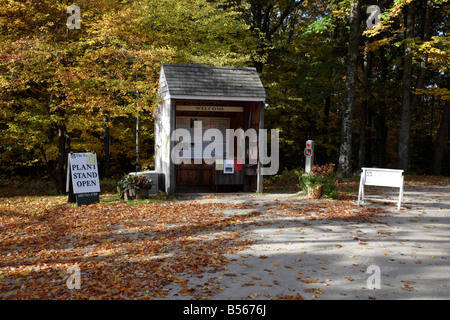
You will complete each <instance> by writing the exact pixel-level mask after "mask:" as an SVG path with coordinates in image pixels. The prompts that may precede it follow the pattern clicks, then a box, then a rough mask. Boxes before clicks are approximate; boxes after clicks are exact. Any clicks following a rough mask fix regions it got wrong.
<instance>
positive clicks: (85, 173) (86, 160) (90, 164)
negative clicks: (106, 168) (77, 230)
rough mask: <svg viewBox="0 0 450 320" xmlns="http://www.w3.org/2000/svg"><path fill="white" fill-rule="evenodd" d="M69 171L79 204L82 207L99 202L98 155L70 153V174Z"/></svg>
mask: <svg viewBox="0 0 450 320" xmlns="http://www.w3.org/2000/svg"><path fill="white" fill-rule="evenodd" d="M69 171H70V178H71V180H72V187H73V193H74V194H75V195H76V198H77V204H78V205H79V206H80V205H82V204H91V203H94V202H99V193H100V180H99V176H98V165H97V155H96V154H95V153H92V152H89V153H70V154H69V159H68V173H69Z"/></svg>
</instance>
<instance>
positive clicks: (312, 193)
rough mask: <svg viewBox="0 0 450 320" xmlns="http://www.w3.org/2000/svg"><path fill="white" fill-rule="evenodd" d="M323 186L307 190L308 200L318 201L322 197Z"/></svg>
mask: <svg viewBox="0 0 450 320" xmlns="http://www.w3.org/2000/svg"><path fill="white" fill-rule="evenodd" d="M322 191H323V186H312V187H309V188H308V198H310V199H320V197H321V196H322Z"/></svg>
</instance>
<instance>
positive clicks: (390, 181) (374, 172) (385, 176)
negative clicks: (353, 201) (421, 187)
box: [358, 168, 404, 210]
mask: <svg viewBox="0 0 450 320" xmlns="http://www.w3.org/2000/svg"><path fill="white" fill-rule="evenodd" d="M361 169H362V170H363V171H362V172H361V179H360V183H359V192H358V206H359V204H360V202H361V201H364V200H374V201H383V202H384V201H387V202H396V203H397V208H398V209H399V210H400V206H401V203H402V201H403V178H404V177H403V170H397V169H380V168H361ZM365 185H366V186H379V187H392V188H399V189H400V193H399V197H398V200H388V199H377V198H367V197H365V196H364V186H365Z"/></svg>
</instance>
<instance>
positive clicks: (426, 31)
mask: <svg viewBox="0 0 450 320" xmlns="http://www.w3.org/2000/svg"><path fill="white" fill-rule="evenodd" d="M72 4H75V5H77V6H79V8H80V13H81V27H80V29H68V28H67V25H66V22H67V20H68V18H69V16H70V15H71V13H67V7H68V6H70V5H72ZM370 5H377V6H378V7H379V8H380V11H381V14H380V16H379V19H380V21H379V23H378V24H377V26H376V27H374V28H370V26H371V25H372V24H373V22H374V20H373V18H372V19H371V18H370V14H371V13H370V12H371V10H370V9H369V10H368V7H369V6H370ZM449 7H450V6H449V4H448V2H447V1H445V0H434V1H432V0H417V1H408V0H403V1H401V0H394V1H375V0H370V1H350V0H346V1H306V0H303V1H292V0H268V1H262V0H251V1H246V0H230V1H206V0H181V1H180V0H176V1H175V0H158V1H156V0H141V1H133V0H78V1H75V2H72V1H56V0H28V1H19V0H0V106H1V111H0V176H2V177H4V178H9V177H13V176H23V177H40V178H43V177H47V178H51V179H52V180H53V181H54V182H55V186H56V188H57V190H59V191H60V192H64V191H65V177H66V171H65V170H66V168H65V166H66V163H67V154H68V153H69V152H85V151H95V152H96V153H97V157H98V160H99V168H100V174H101V176H102V177H103V178H107V177H114V176H121V175H122V174H123V173H127V172H130V171H134V170H135V167H136V125H137V123H139V145H138V146H139V159H140V160H139V169H141V170H145V169H152V168H153V161H154V131H153V127H154V125H153V111H154V110H155V107H156V105H157V103H158V92H157V90H158V79H159V71H160V68H161V63H164V62H173V63H200V64H214V65H231V66H252V67H255V68H256V69H257V71H258V72H259V74H260V77H261V80H262V83H263V85H264V86H265V88H266V93H267V99H266V103H267V105H266V109H265V127H266V128H269V129H275V128H276V129H279V130H280V170H281V171H282V170H293V169H298V168H301V167H303V166H304V160H303V159H304V156H303V149H304V148H305V141H306V140H308V139H312V140H314V141H315V155H316V157H315V161H316V163H318V164H325V163H334V164H336V166H337V168H338V172H339V174H341V175H342V176H349V175H351V174H352V173H354V172H355V171H357V170H358V169H359V168H361V167H362V166H367V167H372V166H373V167H387V168H400V169H404V170H405V171H406V172H407V173H415V174H434V175H450V151H449V149H450V148H449V139H448V135H449V122H450V106H449V99H450V92H449V89H448V88H449V87H450V85H449V76H448V69H449V60H448V58H449V52H450V50H449V43H450V42H449V40H450V39H449V34H448V30H449V14H448V13H449V11H450V10H449ZM372 9H373V8H372ZM377 18H378V16H377ZM375 22H377V21H375ZM137 119H139V122H138V121H137Z"/></svg>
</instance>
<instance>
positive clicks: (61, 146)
mask: <svg viewBox="0 0 450 320" xmlns="http://www.w3.org/2000/svg"><path fill="white" fill-rule="evenodd" d="M66 143H67V131H66V126H65V125H64V124H62V125H59V126H58V159H57V161H56V167H55V170H54V171H53V172H54V173H53V176H54V179H55V182H56V188H57V190H58V192H60V193H65V192H66V175H67V172H66V164H67V149H66Z"/></svg>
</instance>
